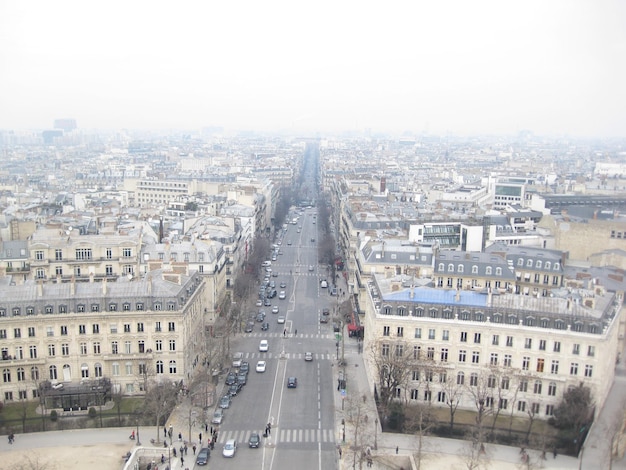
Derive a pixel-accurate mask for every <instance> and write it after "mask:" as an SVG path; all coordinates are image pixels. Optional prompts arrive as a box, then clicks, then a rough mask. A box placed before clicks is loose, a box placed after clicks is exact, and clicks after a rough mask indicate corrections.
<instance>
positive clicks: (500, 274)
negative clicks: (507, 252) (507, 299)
mask: <svg viewBox="0 0 626 470" xmlns="http://www.w3.org/2000/svg"><path fill="white" fill-rule="evenodd" d="M496 276H502V268H501V267H500V266H498V267H497V268H496Z"/></svg>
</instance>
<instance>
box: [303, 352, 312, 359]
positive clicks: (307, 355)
mask: <svg viewBox="0 0 626 470" xmlns="http://www.w3.org/2000/svg"><path fill="white" fill-rule="evenodd" d="M304 360H305V361H312V360H313V353H312V352H308V351H307V352H305V353H304Z"/></svg>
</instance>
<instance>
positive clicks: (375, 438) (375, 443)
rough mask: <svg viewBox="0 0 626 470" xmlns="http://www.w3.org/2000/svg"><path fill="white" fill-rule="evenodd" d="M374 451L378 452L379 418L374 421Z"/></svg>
mask: <svg viewBox="0 0 626 470" xmlns="http://www.w3.org/2000/svg"><path fill="white" fill-rule="evenodd" d="M374 450H378V418H375V419H374Z"/></svg>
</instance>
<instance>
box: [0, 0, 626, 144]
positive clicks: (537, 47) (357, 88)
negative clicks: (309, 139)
mask: <svg viewBox="0 0 626 470" xmlns="http://www.w3.org/2000/svg"><path fill="white" fill-rule="evenodd" d="M624 24H626V3H623V2H620V1H617V0H611V1H610V0H601V1H597V2H586V1H582V0H571V1H566V0H557V1H551V2H540V1H537V0H530V1H524V2H522V1H513V2H501V1H475V2H464V1H459V0H451V1H443V2H432V4H431V3H430V2H427V3H423V2H415V4H412V3H409V2H407V3H406V5H403V6H399V5H396V4H385V5H384V7H383V6H382V4H380V3H374V2H354V1H344V2H327V1H322V2H316V3H314V4H311V5H306V4H300V3H298V2H289V1H268V2H252V1H243V2H239V3H237V2H220V3H217V2H210V3H209V2H207V3H205V2H191V3H181V4H172V3H169V2H168V3H166V2H161V1H156V2H147V1H134V2H120V1H109V2H106V3H105V2H98V1H94V2H82V1H75V0H74V1H62V0H61V1H58V2H46V1H43V0H32V1H28V0H26V1H23V2H8V1H3V0H0V41H1V42H2V45H3V46H2V47H1V48H0V67H1V68H2V73H0V109H1V110H2V111H1V112H0V128H4V129H46V128H51V127H52V123H53V121H54V119H58V118H74V119H76V121H77V123H78V126H79V128H82V129H98V128H99V129H122V128H128V129H201V128H203V127H210V126H216V127H223V128H226V129H242V130H251V131H258V132H270V131H282V132H285V131H287V132H289V131H292V132H295V133H297V132H302V133H311V132H335V133H341V132H362V131H363V130H365V129H371V130H372V132H374V133H377V132H387V133H393V134H401V133H403V132H409V133H423V132H426V133H432V134H445V133H450V134H457V135H468V134H486V135H502V134H508V135H511V134H517V133H518V132H519V131H521V130H530V131H532V132H534V133H536V134H539V135H568V136H573V137H624V136H626V132H625V129H626V89H625V87H624V85H623V84H624V83H626V60H624V57H626V28H624Z"/></svg>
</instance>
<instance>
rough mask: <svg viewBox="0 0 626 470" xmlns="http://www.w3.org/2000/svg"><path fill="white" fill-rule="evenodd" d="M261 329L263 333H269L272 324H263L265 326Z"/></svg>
mask: <svg viewBox="0 0 626 470" xmlns="http://www.w3.org/2000/svg"><path fill="white" fill-rule="evenodd" d="M261 329H262V330H263V331H267V330H269V329H270V324H269V323H267V322H265V323H263V324H262V325H261Z"/></svg>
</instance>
